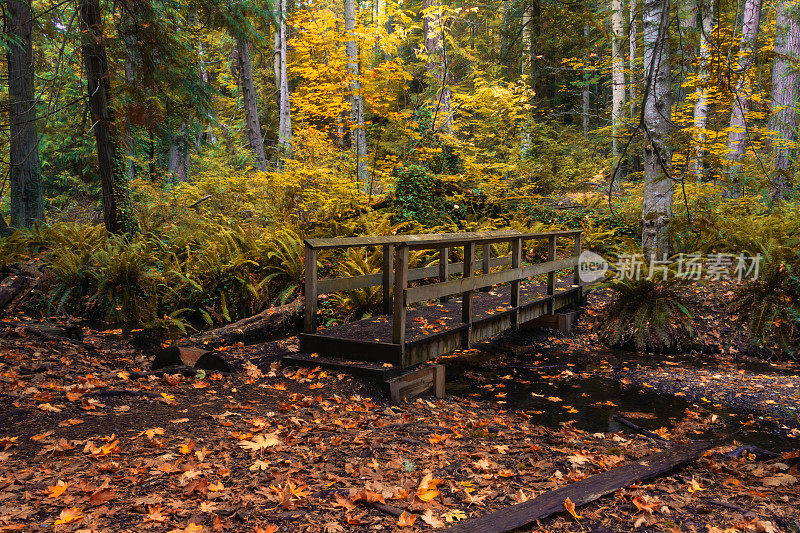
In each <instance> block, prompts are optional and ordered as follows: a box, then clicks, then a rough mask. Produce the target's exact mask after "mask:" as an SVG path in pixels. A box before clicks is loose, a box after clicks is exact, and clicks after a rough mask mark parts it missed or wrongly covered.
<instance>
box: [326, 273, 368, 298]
mask: <svg viewBox="0 0 800 533" xmlns="http://www.w3.org/2000/svg"><path fill="white" fill-rule="evenodd" d="M382 284H383V272H382V271H381V272H378V273H377V274H367V275H365V276H350V277H346V278H330V279H321V280H319V281H317V294H328V293H331V292H343V291H352V290H355V289H362V288H364V287H377V286H380V285H382Z"/></svg>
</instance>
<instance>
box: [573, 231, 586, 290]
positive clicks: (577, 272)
mask: <svg viewBox="0 0 800 533" xmlns="http://www.w3.org/2000/svg"><path fill="white" fill-rule="evenodd" d="M581 237H583V234H582V233H577V234H575V257H576V258H578V257H580V256H581ZM572 284H573V285H580V284H581V277H580V266H579V265H575V273H574V274H573V278H572Z"/></svg>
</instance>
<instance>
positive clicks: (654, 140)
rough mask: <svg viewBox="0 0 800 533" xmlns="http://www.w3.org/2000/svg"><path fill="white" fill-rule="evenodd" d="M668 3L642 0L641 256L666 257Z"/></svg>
mask: <svg viewBox="0 0 800 533" xmlns="http://www.w3.org/2000/svg"><path fill="white" fill-rule="evenodd" d="M669 11H670V1H669V0H644V69H645V73H646V75H647V79H646V87H645V99H644V104H643V105H644V126H645V130H646V132H645V149H644V189H643V191H642V250H643V251H644V254H645V257H649V256H650V255H651V254H655V255H656V256H657V257H658V259H661V258H662V256H663V255H664V254H667V255H669V254H670V253H671V251H672V247H671V244H670V241H669V233H668V230H669V224H670V222H671V220H672V195H673V182H672V179H671V177H670V176H668V175H667V174H666V172H665V169H667V170H668V169H669V167H670V162H671V159H672V151H671V147H670V145H669V135H670V130H671V126H670V118H671V114H672V86H671V85H672V83H671V82H672V80H671V76H670V48H669V35H668V28H669Z"/></svg>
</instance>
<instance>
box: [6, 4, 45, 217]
mask: <svg viewBox="0 0 800 533" xmlns="http://www.w3.org/2000/svg"><path fill="white" fill-rule="evenodd" d="M5 11H6V28H7V31H8V36H9V37H11V38H10V39H8V40H7V43H6V44H7V46H8V95H9V105H8V115H9V120H8V121H9V124H10V126H11V129H10V134H11V139H10V144H11V146H10V152H11V153H10V154H9V155H10V160H9V163H10V169H9V174H10V180H11V226H12V227H17V228H21V227H28V226H31V225H32V224H33V223H34V222H37V221H41V220H43V219H44V202H43V200H42V165H41V162H40V160H39V137H38V135H37V134H36V95H35V93H34V85H33V36H32V32H33V10H32V9H31V0H8V1H7V2H6V10H5Z"/></svg>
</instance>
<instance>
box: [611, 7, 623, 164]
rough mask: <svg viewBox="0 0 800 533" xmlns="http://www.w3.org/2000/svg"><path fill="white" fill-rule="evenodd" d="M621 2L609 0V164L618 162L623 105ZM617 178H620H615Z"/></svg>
mask: <svg viewBox="0 0 800 533" xmlns="http://www.w3.org/2000/svg"><path fill="white" fill-rule="evenodd" d="M622 16H623V13H622V0H611V70H612V73H611V146H612V148H611V164H612V167H613V166H616V165H617V162H618V161H619V137H620V134H621V132H622V106H623V104H624V103H625V55H624V54H623V52H622V39H623V37H624V35H625V34H624V31H625V30H624V23H623V21H622ZM617 177H618V178H619V177H621V176H617Z"/></svg>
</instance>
